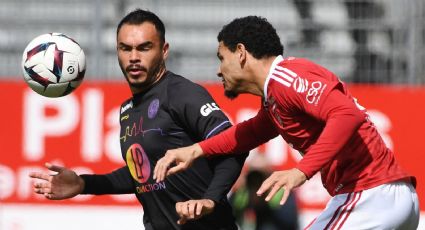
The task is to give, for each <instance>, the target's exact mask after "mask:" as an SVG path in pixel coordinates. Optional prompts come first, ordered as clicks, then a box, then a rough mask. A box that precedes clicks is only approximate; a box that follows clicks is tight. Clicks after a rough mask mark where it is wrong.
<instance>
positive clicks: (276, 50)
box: [217, 16, 283, 59]
mask: <svg viewBox="0 0 425 230" xmlns="http://www.w3.org/2000/svg"><path fill="white" fill-rule="evenodd" d="M217 39H218V41H219V42H221V41H222V42H223V43H224V45H225V46H226V47H227V48H228V49H229V50H230V51H232V52H234V51H235V50H236V45H237V44H238V43H242V44H244V45H245V48H246V50H247V51H248V52H249V53H250V54H251V55H252V56H253V57H255V58H257V59H261V58H267V57H272V56H279V55H282V54H283V45H282V43H281V42H280V38H279V35H277V33H276V29H275V28H274V27H273V26H272V25H271V24H270V23H269V22H268V21H267V19H265V18H263V17H258V16H247V17H242V18H236V19H234V20H233V21H232V22H230V23H229V24H227V25H225V26H223V29H221V31H220V33H219V34H218V36H217Z"/></svg>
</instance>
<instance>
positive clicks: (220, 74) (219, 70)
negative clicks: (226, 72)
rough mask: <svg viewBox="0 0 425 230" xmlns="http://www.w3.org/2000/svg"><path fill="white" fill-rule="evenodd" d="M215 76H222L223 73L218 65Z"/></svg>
mask: <svg viewBox="0 0 425 230" xmlns="http://www.w3.org/2000/svg"><path fill="white" fill-rule="evenodd" d="M217 76H218V77H223V74H222V73H221V68H220V66H219V67H218V68H217Z"/></svg>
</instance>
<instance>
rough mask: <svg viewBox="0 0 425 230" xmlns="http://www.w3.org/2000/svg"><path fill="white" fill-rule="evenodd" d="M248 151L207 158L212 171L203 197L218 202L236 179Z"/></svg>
mask: <svg viewBox="0 0 425 230" xmlns="http://www.w3.org/2000/svg"><path fill="white" fill-rule="evenodd" d="M247 156H248V153H243V154H238V155H235V156H217V157H214V158H211V159H210V160H209V162H210V164H211V166H212V169H213V171H214V176H213V179H212V180H211V183H210V185H209V186H208V189H207V191H206V193H205V194H204V196H203V198H205V199H211V200H213V201H215V202H219V201H220V200H222V199H223V198H224V197H226V195H227V193H228V192H229V191H230V189H231V188H232V186H233V184H234V183H235V181H236V180H237V179H238V177H239V175H240V173H241V170H242V167H243V164H244V162H245V159H246V157H247Z"/></svg>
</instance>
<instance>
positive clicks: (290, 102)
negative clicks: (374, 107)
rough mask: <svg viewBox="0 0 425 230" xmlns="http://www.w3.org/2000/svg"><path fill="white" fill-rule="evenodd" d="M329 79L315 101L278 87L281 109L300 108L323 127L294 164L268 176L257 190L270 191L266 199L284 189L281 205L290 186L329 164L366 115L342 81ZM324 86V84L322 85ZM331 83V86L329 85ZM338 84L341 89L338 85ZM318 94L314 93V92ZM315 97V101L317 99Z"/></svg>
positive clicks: (294, 186)
mask: <svg viewBox="0 0 425 230" xmlns="http://www.w3.org/2000/svg"><path fill="white" fill-rule="evenodd" d="M332 83H333V82H329V84H328V88H323V89H324V90H322V91H320V92H321V95H319V97H316V99H317V98H319V99H320V101H317V102H318V103H317V104H315V103H311V100H310V101H307V98H306V96H305V95H304V94H300V93H298V92H295V91H294V90H293V89H292V88H285V87H283V86H282V87H281V88H278V89H277V90H279V92H284V93H282V94H279V95H280V97H276V98H277V102H278V103H279V106H281V107H282V109H284V110H285V109H286V110H293V111H297V110H298V111H301V112H304V113H307V114H309V115H311V116H312V117H314V118H315V119H317V120H319V121H323V122H324V124H325V127H324V129H323V131H322V132H321V134H320V136H319V138H318V139H317V140H316V141H315V143H314V144H313V145H311V146H310V148H309V149H307V151H306V152H305V155H304V157H303V159H301V161H300V162H299V163H298V165H297V167H295V168H292V169H290V170H283V171H276V172H274V173H272V175H271V176H269V177H268V178H267V179H266V180H265V181H264V182H263V184H262V185H261V186H260V188H259V189H258V191H257V195H259V196H262V195H263V194H264V193H265V192H266V191H269V192H268V194H267V196H266V198H265V200H266V201H269V200H270V199H271V198H272V197H273V196H274V195H275V194H276V193H277V192H278V191H279V190H280V189H283V190H284V191H285V193H284V195H283V196H282V198H281V201H280V204H284V203H285V202H286V200H287V198H288V196H289V193H290V192H291V190H292V189H294V188H296V187H298V186H300V185H302V184H303V183H304V182H305V181H306V180H307V179H308V178H310V177H312V176H313V175H314V174H315V173H316V172H318V171H319V170H320V169H321V168H323V167H324V166H325V165H326V164H328V163H329V162H330V161H331V160H332V159H333V158H334V157H335V155H336V154H337V153H338V152H340V150H341V149H342V148H343V146H344V145H345V144H346V143H347V141H348V140H349V139H350V137H351V136H352V135H353V134H354V133H355V132H356V130H357V129H358V128H359V127H360V125H361V124H362V122H363V121H364V119H365V115H364V114H363V113H362V112H361V111H360V110H359V109H358V108H357V106H356V105H355V104H354V103H353V101H352V100H351V99H350V98H349V97H348V96H347V95H345V94H344V93H342V91H340V90H343V87H340V86H342V85H341V84H338V83H333V85H332ZM321 85H326V84H321ZM331 86H332V87H331ZM338 87H340V88H338ZM316 96H317V95H316ZM319 99H318V100H319Z"/></svg>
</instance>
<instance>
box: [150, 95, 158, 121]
mask: <svg viewBox="0 0 425 230" xmlns="http://www.w3.org/2000/svg"><path fill="white" fill-rule="evenodd" d="M158 109H159V100H158V99H153V100H152V101H151V103H150V104H149V108H148V117H149V118H150V119H152V118H154V117H155V116H156V114H157V113H158Z"/></svg>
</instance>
